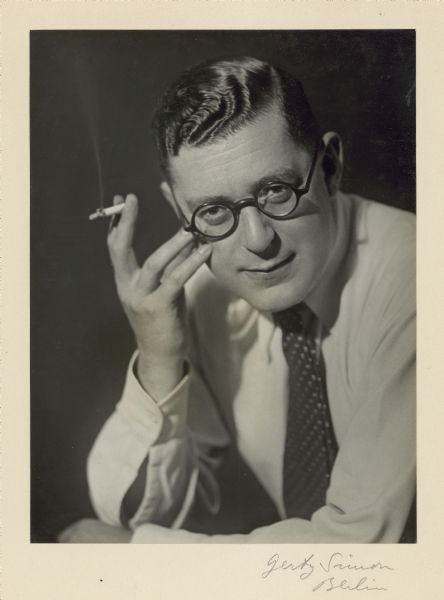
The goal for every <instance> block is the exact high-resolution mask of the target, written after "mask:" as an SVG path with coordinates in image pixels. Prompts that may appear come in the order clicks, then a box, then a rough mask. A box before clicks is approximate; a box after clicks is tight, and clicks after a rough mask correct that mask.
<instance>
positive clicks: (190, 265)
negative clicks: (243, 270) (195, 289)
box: [159, 244, 212, 296]
mask: <svg viewBox="0 0 444 600" xmlns="http://www.w3.org/2000/svg"><path fill="white" fill-rule="evenodd" d="M211 251H212V246H211V245H210V244H204V245H202V246H199V248H197V249H196V250H195V251H194V252H193V253H192V254H191V255H190V256H189V257H188V258H187V259H185V260H184V261H183V262H182V263H181V264H180V265H179V266H178V267H176V268H175V269H174V270H173V271H171V273H169V275H168V277H166V278H165V279H164V280H163V281H162V285H161V286H160V288H159V292H160V293H166V294H167V295H172V296H175V295H177V293H178V292H179V291H180V290H182V288H183V286H184V285H185V284H186V282H187V281H188V280H189V279H190V277H191V276H192V275H194V273H195V272H196V271H197V269H198V268H199V267H200V266H201V265H203V263H204V262H206V261H207V260H208V258H209V257H210V255H211Z"/></svg>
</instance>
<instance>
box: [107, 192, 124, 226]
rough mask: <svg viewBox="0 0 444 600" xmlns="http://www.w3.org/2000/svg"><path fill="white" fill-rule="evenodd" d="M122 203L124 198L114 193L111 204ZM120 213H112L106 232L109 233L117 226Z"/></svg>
mask: <svg viewBox="0 0 444 600" xmlns="http://www.w3.org/2000/svg"><path fill="white" fill-rule="evenodd" d="M123 203H124V199H123V196H120V195H115V196H114V197H113V205H114V206H116V205H117V204H123ZM121 216H122V215H121V214H120V213H119V214H117V215H113V216H112V217H111V219H110V221H109V228H108V233H111V231H112V230H113V229H114V228H116V227H117V226H118V224H119V223H120V219H121Z"/></svg>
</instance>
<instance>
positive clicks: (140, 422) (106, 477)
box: [87, 353, 228, 529]
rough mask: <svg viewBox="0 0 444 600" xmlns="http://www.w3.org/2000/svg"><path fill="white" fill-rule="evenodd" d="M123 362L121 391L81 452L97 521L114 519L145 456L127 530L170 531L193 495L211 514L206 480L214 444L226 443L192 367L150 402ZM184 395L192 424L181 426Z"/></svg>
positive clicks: (213, 502) (213, 499)
mask: <svg viewBox="0 0 444 600" xmlns="http://www.w3.org/2000/svg"><path fill="white" fill-rule="evenodd" d="M136 358H137V353H136V354H135V355H134V356H133V358H132V359H131V362H130V365H129V368H128V372H127V377H126V382H125V386H124V390H123V394H122V397H121V400H120V402H119V403H118V404H117V406H116V409H115V411H114V412H113V414H112V415H111V416H110V417H109V419H108V420H107V421H106V423H105V425H104V426H103V428H102V430H101V431H100V433H99V435H98V437H97V439H96V441H95V443H94V446H93V448H92V450H91V452H90V455H89V457H88V464H87V476H88V484H89V490H90V496H91V500H92V503H93V506H94V509H95V510H96V512H97V514H98V516H99V518H100V519H101V520H103V521H104V522H106V523H108V524H110V525H116V526H117V525H120V524H121V510H122V502H123V499H124V497H125V494H126V493H127V491H128V489H129V488H130V486H131V484H132V483H133V482H134V480H135V479H136V477H137V475H138V472H139V469H140V467H141V465H142V464H143V463H144V461H145V459H146V458H148V461H147V466H146V479H145V481H146V483H145V489H144V493H143V499H142V502H141V504H140V506H139V507H138V509H137V511H136V513H135V514H134V516H133V517H132V519H131V520H130V522H129V525H130V527H131V528H133V529H134V528H136V527H137V526H138V525H140V524H142V523H155V524H158V525H163V526H165V527H172V528H177V527H180V525H181V524H182V522H183V521H184V519H185V517H186V515H187V513H188V510H189V509H190V508H191V506H192V504H193V501H194V499H195V497H196V495H199V499H200V500H201V502H202V503H203V505H204V506H205V507H206V508H207V509H208V510H209V511H211V512H216V511H217V510H218V507H219V491H218V486H217V484H216V480H215V477H214V471H215V468H216V467H217V464H218V460H219V459H218V458H217V454H215V453H214V448H215V447H220V446H223V445H226V444H227V443H228V441H227V437H226V434H225V431H224V430H223V427H222V425H221V423H220V422H219V421H218V418H217V414H215V413H214V407H213V403H212V398H211V397H210V394H209V393H208V391H207V390H206V387H205V385H204V384H203V383H202V381H201V380H200V377H199V376H198V374H197V372H196V371H195V369H194V368H193V367H192V366H190V369H189V373H188V374H187V375H186V376H185V377H184V378H183V379H182V381H180V382H179V384H178V385H177V386H176V388H175V389H174V390H172V392H171V393H170V394H169V395H168V396H167V397H165V398H163V399H162V400H161V401H160V402H158V403H156V402H155V401H154V400H153V399H152V398H151V397H150V396H149V395H148V394H147V393H146V392H145V391H144V389H143V388H142V386H141V385H140V383H139V382H138V380H137V378H136V376H135V374H134V363H135V360H136ZM190 396H192V398H193V402H194V403H195V404H197V405H198V407H199V414H200V416H201V420H200V425H199V428H198V429H195V430H193V429H192V428H190V426H189V423H188V419H187V416H188V407H189V402H190Z"/></svg>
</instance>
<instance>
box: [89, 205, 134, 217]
mask: <svg viewBox="0 0 444 600" xmlns="http://www.w3.org/2000/svg"><path fill="white" fill-rule="evenodd" d="M124 208H125V203H122V204H116V205H115V206H108V207H107V208H98V209H97V210H96V212H93V213H92V214H91V215H89V220H90V221H94V219H106V217H111V216H112V215H120V213H121V212H122V210H123V209H124Z"/></svg>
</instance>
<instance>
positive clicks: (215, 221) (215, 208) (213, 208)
mask: <svg viewBox="0 0 444 600" xmlns="http://www.w3.org/2000/svg"><path fill="white" fill-rule="evenodd" d="M231 219H232V215H231V211H230V210H229V209H228V208H227V207H226V206H222V205H221V204H212V205H210V206H204V207H203V208H201V209H200V210H199V211H198V212H197V214H196V220H197V221H198V222H201V223H205V224H206V225H220V224H222V223H225V222H226V221H230V220H231Z"/></svg>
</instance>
